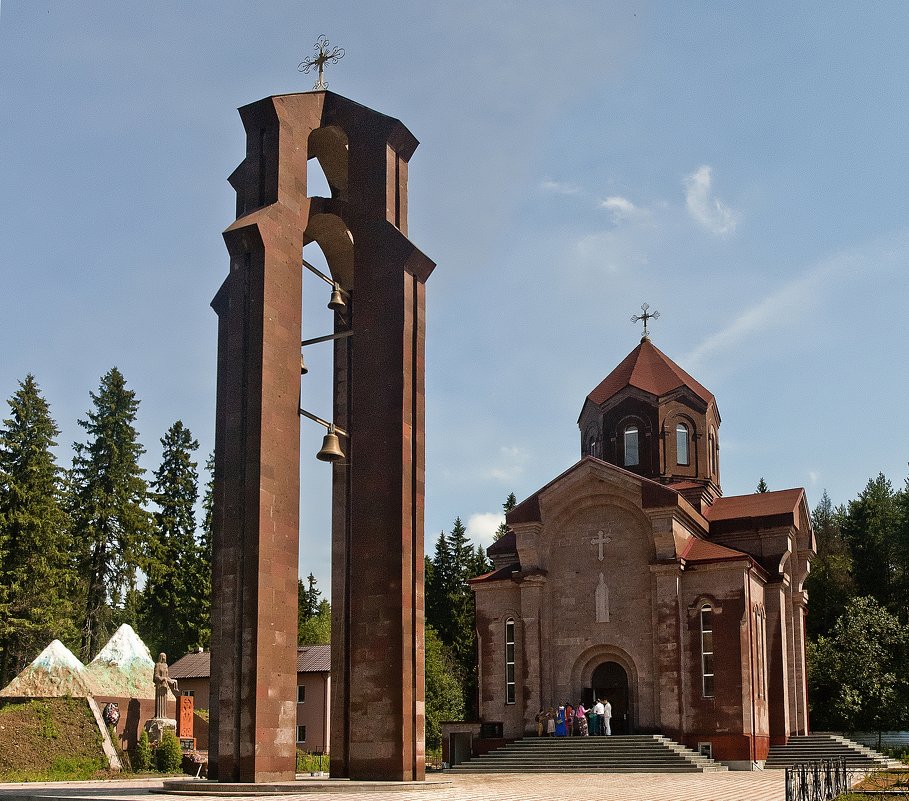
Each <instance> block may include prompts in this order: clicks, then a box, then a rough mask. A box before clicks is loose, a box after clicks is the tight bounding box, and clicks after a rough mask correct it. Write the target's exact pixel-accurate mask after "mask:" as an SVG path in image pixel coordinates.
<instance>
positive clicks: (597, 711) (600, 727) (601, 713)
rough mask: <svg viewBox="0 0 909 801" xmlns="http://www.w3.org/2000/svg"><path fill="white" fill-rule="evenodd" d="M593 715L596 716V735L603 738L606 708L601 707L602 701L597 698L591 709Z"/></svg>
mask: <svg viewBox="0 0 909 801" xmlns="http://www.w3.org/2000/svg"><path fill="white" fill-rule="evenodd" d="M593 714H594V715H596V716H597V734H599V735H600V736H603V735H605V734H606V707H605V706H603V701H602V700H601V699H599V698H597V702H596V704H594V707H593Z"/></svg>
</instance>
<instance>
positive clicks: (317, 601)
mask: <svg viewBox="0 0 909 801" xmlns="http://www.w3.org/2000/svg"><path fill="white" fill-rule="evenodd" d="M316 584H317V581H316V577H315V576H314V575H313V574H312V573H310V574H309V575H308V576H307V577H306V583H305V584H304V583H303V582H302V581H299V580H298V581H297V645H329V644H330V643H331V604H330V603H328V601H326V600H325V599H323V598H322V590H320V589H318V587H316Z"/></svg>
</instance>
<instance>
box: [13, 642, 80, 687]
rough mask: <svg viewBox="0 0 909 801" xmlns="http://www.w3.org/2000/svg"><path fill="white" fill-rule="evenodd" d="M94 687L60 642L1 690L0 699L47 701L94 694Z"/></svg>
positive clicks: (76, 661) (45, 650) (50, 646)
mask: <svg viewBox="0 0 909 801" xmlns="http://www.w3.org/2000/svg"><path fill="white" fill-rule="evenodd" d="M94 692H95V690H94V683H93V681H92V678H91V676H90V674H89V672H88V670H87V669H86V667H85V665H83V664H82V663H81V662H80V661H79V660H78V659H77V658H76V657H75V656H74V655H73V652H72V651H70V650H69V648H67V647H66V646H65V645H64V644H63V643H62V642H60V640H54V641H53V642H52V643H51V644H50V645H48V646H47V648H45V649H44V650H43V651H42V652H41V653H40V654H38V656H37V658H36V659H35V661H34V662H32V663H31V664H30V665H29V666H28V667H26V668H25V669H24V670H23V671H22V672H21V673H20V674H19V675H18V676H16V678H14V679H13V680H12V681H11V682H10V683H9V684H7V685H6V687H4V688H3V689H2V690H0V696H3V697H19V698H23V697H25V698H32V697H37V698H47V697H56V696H63V695H69V696H73V697H76V698H79V697H84V696H86V695H90V694H94Z"/></svg>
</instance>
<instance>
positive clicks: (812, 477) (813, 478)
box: [808, 470, 820, 487]
mask: <svg viewBox="0 0 909 801" xmlns="http://www.w3.org/2000/svg"><path fill="white" fill-rule="evenodd" d="M818 479H820V475H819V474H818V472H817V470H809V471H808V480H809V481H810V482H811V486H812V487H816V486H817V482H818Z"/></svg>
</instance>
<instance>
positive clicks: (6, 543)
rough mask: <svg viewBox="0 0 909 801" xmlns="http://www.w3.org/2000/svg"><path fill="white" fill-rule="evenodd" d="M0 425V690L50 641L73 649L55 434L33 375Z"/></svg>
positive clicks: (65, 532) (13, 399)
mask: <svg viewBox="0 0 909 801" xmlns="http://www.w3.org/2000/svg"><path fill="white" fill-rule="evenodd" d="M8 403H9V407H10V417H9V418H8V419H5V420H4V421H3V428H0V686H3V685H5V684H6V683H7V682H8V681H10V680H11V679H12V678H13V677H14V676H15V675H16V674H17V673H18V672H19V671H20V670H21V669H22V668H23V667H25V665H26V664H27V663H28V662H29V661H30V660H31V659H33V658H34V657H35V656H36V655H37V654H38V652H39V651H41V649H42V648H44V646H45V645H47V643H48V642H50V641H51V640H52V639H54V638H58V639H61V640H63V641H68V642H69V643H70V644H73V640H74V635H75V627H74V626H73V624H72V619H71V615H72V608H71V602H70V598H71V596H72V592H73V579H74V576H73V573H72V570H71V565H70V562H69V555H68V553H67V551H68V521H67V518H66V515H65V513H64V511H63V508H62V505H61V498H60V474H61V473H60V469H59V467H58V466H57V464H56V461H55V459H54V455H53V453H52V451H51V448H53V447H54V446H55V445H56V444H57V443H56V437H57V436H58V435H59V433H60V431H59V429H58V428H57V425H56V423H55V422H54V420H53V418H52V417H51V415H50V407H49V406H48V404H47V401H45V399H44V398H43V396H42V395H41V391H40V390H39V388H38V385H37V383H36V382H35V378H34V376H32V375H30V374H29V375H27V376H26V377H25V380H24V381H21V382H20V383H19V389H18V390H17V391H16V392H15V393H14V394H13V396H12V397H11V398H10V399H9V401H8Z"/></svg>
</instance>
